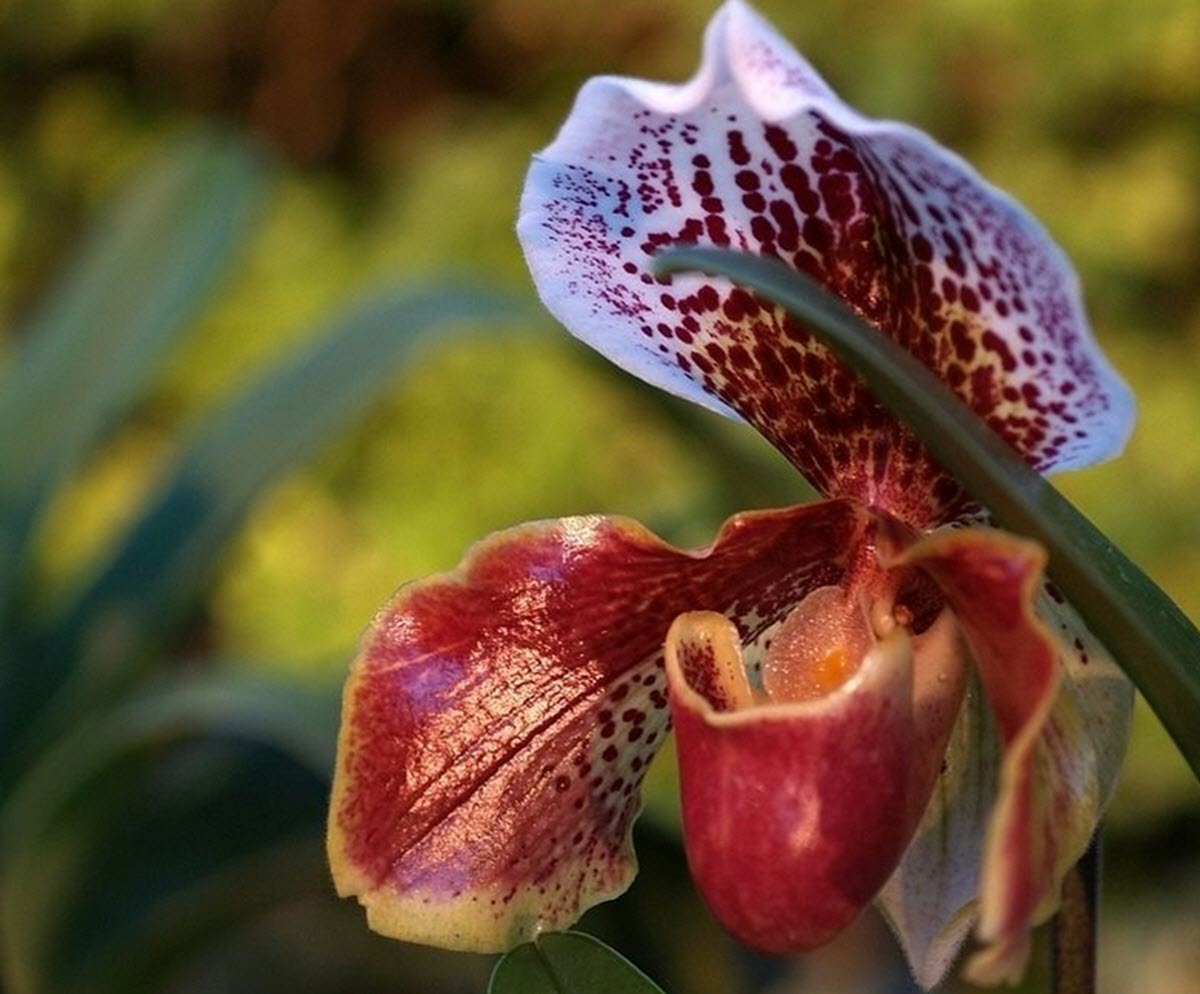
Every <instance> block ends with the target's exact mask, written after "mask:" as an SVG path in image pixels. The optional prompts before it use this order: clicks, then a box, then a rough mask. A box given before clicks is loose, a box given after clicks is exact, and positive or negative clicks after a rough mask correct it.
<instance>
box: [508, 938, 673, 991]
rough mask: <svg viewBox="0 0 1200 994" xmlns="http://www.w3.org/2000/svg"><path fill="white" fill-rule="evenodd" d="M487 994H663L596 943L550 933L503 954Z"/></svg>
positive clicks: (659, 988)
mask: <svg viewBox="0 0 1200 994" xmlns="http://www.w3.org/2000/svg"><path fill="white" fill-rule="evenodd" d="M488 994H663V991H662V988H661V987H659V986H658V985H657V984H655V983H654V982H653V981H651V980H650V978H649V977H647V976H646V975H645V974H644V973H642V971H641V970H639V969H638V968H637V967H636V966H634V965H633V964H632V963H630V962H629V960H627V959H625V957H623V956H622V955H620V953H618V952H616V951H615V950H613V949H610V948H609V947H608V946H606V945H605V944H604V943H603V942H601V941H600V940H599V939H597V938H594V937H593V936H590V935H585V934H584V933H582V932H551V933H549V934H547V935H543V936H541V937H540V938H539V939H538V940H537V942H527V943H525V944H524V945H522V946H517V948H516V949H514V950H512V951H511V952H509V953H507V954H505V955H504V956H503V957H502V958H501V959H500V961H499V962H498V963H497V964H496V969H495V970H494V971H493V972H492V979H491V983H489V984H488Z"/></svg>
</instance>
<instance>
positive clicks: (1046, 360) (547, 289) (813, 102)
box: [518, 0, 1132, 526]
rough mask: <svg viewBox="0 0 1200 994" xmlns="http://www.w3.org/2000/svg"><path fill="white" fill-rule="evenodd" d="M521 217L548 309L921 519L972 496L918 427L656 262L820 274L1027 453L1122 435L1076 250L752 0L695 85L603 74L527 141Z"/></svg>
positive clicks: (716, 287) (822, 355) (829, 365)
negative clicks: (844, 92) (800, 47)
mask: <svg viewBox="0 0 1200 994" xmlns="http://www.w3.org/2000/svg"><path fill="white" fill-rule="evenodd" d="M518 229H519V234H520V236H521V240H522V243H523V245H524V247H525V251H526V255H527V258H528V261H529V264H530V268H531V270H532V271H533V274H534V278H535V280H536V282H537V285H538V288H539V291H540V292H541V295H542V298H543V300H544V301H545V303H546V305H547V306H548V307H549V309H550V310H551V311H552V312H553V313H554V314H555V315H556V316H557V317H558V318H559V319H560V320H561V321H562V322H563V323H564V324H565V325H566V326H567V327H568V328H569V329H570V330H571V331H572V332H573V333H574V334H576V335H577V336H579V337H580V338H582V339H583V340H584V341H586V342H587V343H588V344H590V345H592V346H593V347H594V348H596V349H598V350H599V351H601V352H603V353H604V354H605V355H606V356H608V357H609V358H610V359H612V360H613V361H614V362H616V363H617V364H618V365H620V366H622V367H624V368H625V369H627V370H629V371H630V372H632V373H634V374H635V375H637V376H639V377H641V378H642V379H644V380H646V381H647V382H649V383H652V384H654V385H656V386H660V387H663V388H664V389H667V390H670V391H672V392H675V393H677V394H679V395H681V396H684V397H688V398H690V399H692V400H695V401H697V402H699V403H701V404H704V405H705V406H707V407H710V408H712V409H714V410H717V411H721V412H723V413H726V414H732V413H736V414H737V415H740V416H741V417H743V418H745V419H746V420H747V421H749V422H750V423H752V424H753V425H755V427H757V428H758V429H759V430H760V431H761V432H762V433H763V434H764V435H766V436H767V437H768V438H769V439H771V441H772V442H773V443H774V444H775V445H776V446H777V447H778V448H779V449H780V450H781V451H783V452H784V453H785V454H786V455H787V456H788V458H790V459H791V460H792V462H793V463H795V465H796V466H797V467H798V468H799V469H800V470H801V471H802V472H803V473H804V474H805V475H806V476H807V477H808V478H809V479H810V480H811V481H812V482H813V483H814V484H815V485H816V486H817V487H818V488H819V489H821V490H822V491H823V492H824V493H826V494H833V495H849V496H855V497H858V498H860V499H862V500H864V501H866V502H867V503H870V504H875V505H878V506H882V507H886V508H887V509H888V510H889V511H891V512H892V513H894V514H896V515H898V516H900V517H902V518H904V519H905V520H907V521H908V522H909V523H910V524H913V525H915V526H925V525H929V524H932V523H934V522H937V521H942V520H947V519H949V518H951V517H954V516H955V515H957V514H959V513H960V512H962V511H963V510H964V509H965V508H966V507H967V506H968V502H967V501H966V498H965V496H964V495H963V494H962V492H961V490H960V489H959V487H958V486H957V485H956V484H955V483H954V482H953V481H951V480H950V479H948V478H946V477H944V476H943V475H942V474H941V473H940V471H939V470H938V469H937V468H936V466H934V465H933V463H932V462H931V460H930V459H929V457H928V456H927V454H926V453H925V452H924V450H923V448H922V447H921V445H920V444H919V443H918V442H917V440H916V439H915V438H914V437H913V436H912V435H911V433H910V432H909V431H908V430H907V429H906V428H904V427H903V426H901V425H900V424H898V423H897V422H895V421H893V420H892V419H891V418H890V416H888V415H887V414H886V413H885V412H884V411H883V410H882V409H880V408H879V407H878V405H876V404H874V403H873V402H872V400H871V398H870V396H869V395H868V394H867V393H866V392H865V390H864V389H863V388H862V387H861V386H860V385H859V383H858V381H857V380H856V379H855V378H854V377H853V376H852V375H851V374H850V373H849V372H848V371H847V370H845V369H844V368H843V367H842V366H841V365H840V363H839V362H838V361H837V360H836V359H834V358H833V357H832V356H831V355H830V354H829V353H828V352H827V351H826V350H825V348H824V347H823V346H821V345H819V344H818V343H816V342H815V341H813V340H812V339H811V337H810V336H809V335H808V333H807V332H806V331H805V330H804V328H802V327H800V326H798V325H797V324H796V323H795V322H794V321H793V320H792V319H791V318H789V317H788V316H786V315H784V314H783V313H782V312H779V311H778V310H776V309H775V308H774V307H773V306H768V305H765V304H763V303H762V302H760V301H759V300H757V299H756V298H754V297H753V296H751V295H749V294H747V293H746V292H744V291H741V290H738V289H735V288H733V287H732V286H730V285H729V284H728V283H727V282H725V281H721V280H705V279H701V278H697V277H689V278H681V277H677V278H675V279H674V281H673V282H670V283H668V282H667V281H665V280H659V279H655V278H654V277H652V276H651V275H650V273H649V266H650V260H651V258H652V256H653V254H654V252H655V251H656V250H657V249H659V248H661V247H662V246H664V245H667V244H671V243H676V242H686V243H699V244H713V245H718V246H726V247H733V248H737V249H742V250H747V251H752V252H757V253H763V254H768V255H772V256H776V257H779V258H781V259H783V260H784V261H786V262H788V263H790V264H792V265H794V266H796V267H797V268H798V269H801V270H803V271H805V272H808V273H810V274H811V275H813V276H814V277H816V278H817V279H818V280H820V281H821V282H822V283H824V284H825V285H826V286H827V287H829V288H830V289H831V290H832V291H833V292H835V293H837V294H838V295H839V296H841V297H842V298H843V299H845V300H846V301H847V302H849V303H850V304H851V305H852V306H854V307H855V308H856V309H857V310H858V311H859V312H860V313H862V314H863V316H864V317H866V318H867V319H868V320H870V321H872V322H873V323H875V324H877V325H878V326H879V327H881V328H883V329H884V330H886V331H887V332H888V333H889V334H891V335H892V336H893V337H894V338H896V339H897V340H898V341H900V342H901V343H902V344H904V345H905V347H907V348H908V349H909V350H910V351H912V352H913V353H914V354H915V355H917V356H918V357H919V358H920V359H922V361H924V362H925V363H926V364H927V365H929V366H930V367H931V368H933V369H934V370H935V371H936V372H938V373H939V375H940V376H942V378H943V379H945V380H946V381H947V382H948V383H949V384H950V385H951V387H953V388H954V389H955V390H956V391H957V392H958V393H959V394H960V396H962V397H963V399H964V400H966V401H967V403H969V404H970V405H971V407H972V408H973V409H974V410H975V411H976V412H978V413H979V414H980V415H982V416H983V417H985V418H986V419H987V420H988V421H989V422H990V423H991V424H992V425H993V427H995V428H996V429H997V430H998V431H999V432H1000V433H1001V434H1002V435H1003V436H1004V437H1005V438H1006V439H1007V440H1008V441H1009V442H1010V443H1011V444H1013V445H1014V446H1015V447H1016V448H1017V449H1018V450H1019V451H1020V452H1021V453H1022V454H1023V455H1025V457H1026V458H1027V459H1028V460H1029V461H1030V463H1031V464H1033V465H1034V466H1035V467H1037V468H1038V469H1041V470H1046V471H1049V470H1053V469H1064V468H1069V467H1076V466H1082V465H1086V464H1088V463H1091V462H1094V461H1096V460H1098V459H1102V458H1105V457H1107V456H1110V455H1112V454H1114V453H1115V452H1117V451H1119V450H1120V448H1121V446H1122V445H1123V443H1124V440H1125V438H1126V437H1127V435H1128V432H1129V429H1130V427H1131V422H1132V401H1131V399H1130V395H1129V393H1128V390H1127V389H1126V387H1125V386H1124V384H1123V383H1121V381H1120V380H1119V379H1118V378H1117V377H1116V375H1115V374H1114V373H1113V371H1112V370H1111V368H1110V367H1109V365H1108V363H1107V362H1106V361H1105V359H1104V358H1103V356H1102V355H1101V354H1100V353H1099V351H1098V350H1097V349H1096V347H1095V344H1094V342H1093V341H1092V338H1091V334H1090V331H1089V329H1088V326H1087V322H1086V319H1085V317H1084V315H1083V310H1082V306H1081V302H1080V298H1079V291H1078V286H1077V281H1076V278H1075V275H1074V273H1073V271H1072V270H1071V268H1070V265H1069V264H1068V263H1067V261H1066V260H1065V258H1064V257H1063V255H1062V253H1061V252H1060V251H1059V250H1058V248H1057V247H1056V246H1055V245H1054V243H1053V242H1052V241H1051V240H1050V239H1049V237H1048V236H1047V234H1046V233H1045V231H1044V230H1042V228H1041V227H1040V226H1039V225H1038V224H1037V222H1035V221H1034V220H1033V219H1032V218H1030V217H1029V215H1028V214H1026V213H1025V212H1024V211H1023V210H1022V209H1021V208H1020V207H1019V206H1018V205H1016V204H1015V203H1014V202H1013V201H1011V200H1010V199H1009V198H1007V197H1006V196H1005V195H1003V194H1002V193H1000V192H999V191H997V190H995V189H994V188H993V187H991V186H990V185H989V184H987V183H986V182H985V181H983V180H982V179H980V178H979V176H978V175H977V174H976V173H975V172H974V171H973V170H972V169H971V167H970V166H968V165H967V164H966V163H964V162H963V161H962V160H960V159H959V158H958V157H957V156H955V155H953V154H952V153H950V152H948V151H946V150H945V149H943V148H942V147H940V146H938V145H937V144H936V143H934V142H933V141H932V140H931V139H930V138H928V137H927V136H926V135H924V134H922V133H920V132H918V131H915V130H913V129H912V128H909V127H907V126H904V125H901V124H894V123H890V122H877V121H872V120H869V119H867V118H864V117H862V116H861V115H859V114H858V113H856V112H855V111H854V110H852V109H851V108H849V107H847V106H846V105H845V104H844V103H842V102H841V101H840V100H839V99H838V98H837V97H836V96H835V95H834V94H833V93H832V92H831V91H830V90H829V88H828V86H827V85H826V84H825V83H824V82H823V81H822V80H821V79H820V77H819V76H818V75H817V74H816V72H815V71H814V70H813V69H812V67H811V66H809V65H808V63H807V62H805V60H804V59H803V58H801V56H800V55H798V54H797V53H796V52H795V51H794V50H793V49H792V48H791V46H789V45H788V43H787V42H786V41H784V40H783V39H782V38H780V37H779V36H778V35H777V34H776V33H775V32H774V31H773V30H772V29H771V28H770V27H769V26H768V25H767V24H765V22H763V21H762V20H761V19H760V18H759V17H758V16H757V15H756V14H754V13H753V12H752V11H751V10H750V9H749V8H748V7H747V6H746V5H745V4H742V3H740V2H737V0H733V2H730V3H727V4H726V5H725V6H724V7H722V8H721V10H720V11H719V12H718V14H717V15H716V17H715V18H714V19H713V21H712V23H711V25H710V27H709V30H708V34H707V37H706V42H705V57H704V62H703V64H702V66H701V68H700V70H699V72H698V74H697V75H696V76H695V77H694V78H693V79H692V80H691V81H690V82H688V83H686V84H683V85H681V86H668V85H664V84H655V83H647V82H643V81H638V80H628V79H619V78H610V77H602V78H597V79H594V80H592V81H590V82H589V83H588V84H587V85H586V86H585V87H584V88H583V90H582V91H581V93H580V95H579V98H578V100H577V102H576V105H575V108H574V110H573V112H572V114H571V117H570V118H569V120H568V121H567V122H566V124H565V125H564V126H563V128H562V131H561V132H560V134H559V135H558V137H557V138H556V140H555V141H554V142H553V143H552V144H551V145H550V146H549V147H548V148H547V149H545V151H544V152H542V153H541V155H539V156H538V157H536V158H535V161H534V163H533V166H532V168H531V170H530V173H529V178H528V180H527V183H526V188H525V193H524V197H523V199H522V205H521V219H520V223H519V225H518Z"/></svg>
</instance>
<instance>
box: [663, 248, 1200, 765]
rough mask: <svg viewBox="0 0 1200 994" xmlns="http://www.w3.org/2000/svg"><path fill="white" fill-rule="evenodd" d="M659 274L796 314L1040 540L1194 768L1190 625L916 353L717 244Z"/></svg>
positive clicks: (759, 262)
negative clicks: (687, 275) (724, 284)
mask: <svg viewBox="0 0 1200 994" xmlns="http://www.w3.org/2000/svg"><path fill="white" fill-rule="evenodd" d="M658 268H659V270H660V271H661V272H663V273H682V272H693V271H700V272H705V273H710V274H716V275H720V276H725V277H727V278H729V279H731V280H733V281H734V282H735V283H739V284H742V285H745V286H748V287H750V288H751V289H753V290H755V291H757V292H758V293H761V294H762V295H763V296H765V297H767V298H768V299H770V300H773V301H775V302H776V303H777V304H779V305H780V306H781V307H784V308H786V309H787V310H788V311H789V312H791V313H792V314H793V315H795V316H796V317H797V318H799V319H800V320H801V321H803V322H805V325H806V326H807V327H808V328H809V329H810V330H812V332H813V333H814V334H816V335H818V336H819V337H820V339H821V340H822V341H823V342H825V343H826V344H827V345H829V347H830V348H832V349H833V350H834V351H835V352H836V353H837V354H838V356H839V357H840V358H841V359H842V361H843V362H845V363H846V364H847V365H848V366H849V367H850V368H852V369H854V370H856V371H857V372H858V374H859V375H860V376H862V378H863V379H864V380H865V381H866V383H867V384H868V385H869V386H870V388H871V390H872V391H873V392H874V393H875V395H876V396H877V397H878V398H879V399H880V400H881V401H882V402H883V403H884V404H885V405H887V407H888V409H889V410H891V411H893V412H894V413H895V414H896V416H897V417H898V418H900V419H901V420H902V421H904V422H905V423H907V424H908V425H909V426H910V427H911V428H912V429H913V431H914V432H916V434H917V436H918V437H919V438H920V439H921V440H922V441H923V442H925V444H926V445H927V446H928V447H929V451H930V452H931V453H933V456H934V458H936V459H937V460H938V462H939V463H941V465H943V466H944V467H945V468H946V469H947V470H948V471H949V472H950V473H952V474H953V475H954V476H955V477H957V479H958V480H959V481H960V482H961V483H962V484H963V486H964V487H965V488H966V489H967V491H968V492H969V493H970V494H971V495H972V496H973V497H975V498H976V499H977V500H978V501H979V502H980V503H981V504H983V505H984V506H985V507H986V508H988V510H989V511H990V512H991V513H992V515H993V517H994V518H995V520H996V522H997V523H998V524H999V525H1001V526H1002V527H1004V528H1008V529H1010V530H1011V531H1014V532H1016V533H1018V534H1022V535H1028V536H1031V537H1032V538H1035V539H1036V540H1037V541H1038V542H1040V543H1041V544H1042V545H1043V546H1044V547H1045V549H1046V550H1047V552H1049V554H1050V562H1049V574H1050V576H1051V578H1052V579H1053V580H1054V581H1055V582H1056V583H1057V584H1058V586H1059V587H1060V588H1061V589H1062V591H1063V593H1064V594H1065V595H1066V597H1067V599H1068V600H1070V601H1071V603H1072V604H1073V605H1074V606H1075V608H1076V609H1077V610H1078V611H1079V613H1080V615H1081V616H1082V617H1083V619H1084V621H1085V622H1086V623H1087V625H1088V627H1089V628H1090V629H1091V630H1092V631H1093V632H1094V633H1095V634H1096V635H1097V636H1098V637H1099V638H1100V640H1101V641H1102V642H1104V644H1105V645H1106V646H1107V647H1108V649H1109V651H1110V652H1112V654H1113V655H1114V656H1115V657H1116V658H1117V660H1118V661H1119V662H1120V663H1121V665H1122V666H1123V667H1124V669H1125V671H1126V672H1127V673H1128V674H1129V675H1130V677H1132V679H1133V681H1134V683H1135V684H1137V687H1138V689H1139V690H1140V691H1141V692H1142V694H1143V695H1144V696H1145V698H1146V700H1147V702H1148V703H1149V704H1150V706H1151V707H1152V708H1153V709H1154V711H1155V713H1156V714H1157V715H1158V717H1159V718H1160V719H1161V721H1162V723H1163V725H1164V726H1165V727H1166V729H1167V731H1168V732H1170V733H1171V737H1172V738H1173V739H1174V740H1175V744H1176V745H1177V746H1178V747H1179V749H1180V751H1181V752H1182V753H1183V755H1184V756H1185V757H1186V758H1187V761H1188V763H1189V764H1190V765H1191V767H1192V771H1193V772H1194V773H1195V774H1196V775H1197V776H1198V777H1200V632H1197V631H1196V628H1195V626H1194V625H1193V624H1192V623H1191V621H1190V620H1189V619H1188V618H1187V616H1186V615H1184V613H1183V612H1182V611H1181V610H1180V609H1179V608H1178V607H1177V606H1176V604H1175V603H1174V601H1172V600H1171V599H1170V598H1169V597H1168V596H1167V595H1166V594H1165V593H1163V591H1162V590H1160V589H1159V587H1158V586H1157V585H1156V584H1155V583H1154V581H1153V580H1151V579H1150V578H1149V577H1148V576H1146V574H1145V573H1143V572H1142V571H1141V570H1140V569H1139V568H1138V567H1137V566H1136V565H1135V564H1134V563H1132V562H1131V561H1130V560H1129V559H1127V558H1126V557H1125V556H1124V554H1122V553H1121V551H1120V550H1119V549H1117V547H1116V546H1115V545H1113V544H1112V542H1110V541H1109V539H1108V538H1107V537H1106V536H1105V535H1104V534H1103V533H1102V532H1101V531H1099V529H1097V528H1096V527H1095V526H1094V525H1093V524H1092V523H1091V522H1090V521H1088V520H1087V518H1085V517H1084V516H1083V515H1082V514H1080V513H1079V511H1077V510H1076V509H1075V507H1074V506H1073V505H1072V504H1071V503H1070V502H1069V501H1067V500H1066V499H1065V498H1064V497H1062V496H1061V495H1060V494H1059V493H1058V491H1056V490H1055V489H1054V487H1053V486H1051V485H1050V483H1048V482H1047V481H1046V480H1045V479H1044V478H1043V477H1042V476H1040V475H1039V474H1038V473H1036V472H1034V471H1033V470H1032V469H1030V468H1029V467H1028V466H1027V465H1026V464H1025V462H1024V461H1023V460H1022V459H1021V457H1020V456H1019V455H1017V453H1016V452H1015V450H1013V449H1012V448H1010V447H1009V446H1008V444H1007V443H1006V442H1004V440H1003V439H1001V438H1000V436H998V435H997V434H995V433H994V432H993V431H992V430H991V429H990V428H989V427H988V426H987V424H986V423H984V422H983V421H982V420H980V419H979V418H978V417H976V416H975V414H974V412H972V411H971V410H970V408H968V407H967V406H966V404H964V403H963V402H962V401H961V400H959V398H958V397H957V396H955V394H954V393H952V392H951V391H950V389H949V388H948V387H947V386H946V385H945V384H944V383H942V381H941V380H939V379H938V378H937V377H936V376H935V375H934V374H933V373H932V372H930V371H929V370H928V369H927V368H926V367H925V366H923V365H922V364H921V363H920V362H919V361H918V360H917V359H915V358H914V357H913V356H911V355H909V353H908V352H906V351H905V350H904V349H903V348H902V347H901V346H900V345H898V344H897V343H896V342H894V341H892V339H890V338H888V337H887V336H886V335H884V334H882V333H881V332H880V331H879V330H878V329H876V328H874V327H873V326H872V325H870V324H868V323H867V322H866V321H864V320H863V319H862V318H861V317H859V316H858V315H857V314H856V313H855V312H854V311H853V310H851V309H850V308H849V307H848V306H847V305H846V304H844V303H843V302H842V301H841V300H839V299H838V298H837V297H835V296H833V295H832V294H830V293H829V292H828V291H827V290H825V289H824V288H823V287H822V286H821V285H820V284H818V283H817V282H816V281H814V280H812V279H810V278H809V277H807V276H804V275H802V274H800V273H798V272H796V271H795V270H793V269H789V268H788V267H786V266H784V265H783V264H782V263H780V262H778V261H776V260H773V259H763V258H759V257H756V256H752V255H746V254H742V253H737V252H728V251H724V250H720V249H701V248H680V249H672V250H669V251H667V252H664V253H662V255H661V256H660V257H659V263H658Z"/></svg>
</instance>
